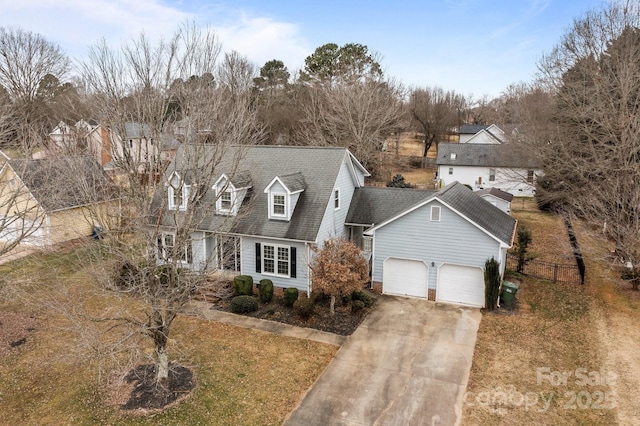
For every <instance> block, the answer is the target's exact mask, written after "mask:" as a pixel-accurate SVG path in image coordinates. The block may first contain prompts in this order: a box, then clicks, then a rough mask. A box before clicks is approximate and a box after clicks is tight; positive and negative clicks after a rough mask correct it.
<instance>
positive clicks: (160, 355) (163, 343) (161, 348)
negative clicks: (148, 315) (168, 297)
mask: <svg viewBox="0 0 640 426" xmlns="http://www.w3.org/2000/svg"><path fill="white" fill-rule="evenodd" d="M168 329H169V327H168V326H166V325H165V324H164V321H163V318H162V315H161V314H160V312H158V311H155V312H154V314H153V332H152V335H153V343H154V345H155V356H156V383H157V384H158V385H159V386H162V387H164V388H165V389H166V388H167V385H168V381H169V358H168V356H167V340H168V338H167V335H168Z"/></svg>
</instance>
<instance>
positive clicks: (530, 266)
mask: <svg viewBox="0 0 640 426" xmlns="http://www.w3.org/2000/svg"><path fill="white" fill-rule="evenodd" d="M507 269H511V270H512V271H518V258H517V256H512V255H507ZM520 272H521V273H522V274H523V275H528V276H530V277H534V278H539V279H543V280H549V281H552V282H554V283H565V284H582V283H583V282H584V280H583V275H582V274H581V271H580V269H579V268H578V266H577V265H567V264H561V263H553V262H545V261H542V260H536V259H532V260H529V261H528V262H526V263H525V265H524V267H523V268H522V271H520Z"/></svg>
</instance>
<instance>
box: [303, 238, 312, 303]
mask: <svg viewBox="0 0 640 426" xmlns="http://www.w3.org/2000/svg"><path fill="white" fill-rule="evenodd" d="M304 245H305V246H306V247H307V297H311V291H312V290H313V288H312V280H311V246H310V245H309V243H304Z"/></svg>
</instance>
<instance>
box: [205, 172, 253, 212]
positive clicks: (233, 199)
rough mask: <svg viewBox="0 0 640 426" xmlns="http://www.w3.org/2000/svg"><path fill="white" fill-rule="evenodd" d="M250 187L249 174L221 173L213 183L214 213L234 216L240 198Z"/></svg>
mask: <svg viewBox="0 0 640 426" xmlns="http://www.w3.org/2000/svg"><path fill="white" fill-rule="evenodd" d="M250 187H251V184H250V178H249V174H248V173H246V172H243V173H237V174H235V175H233V176H231V177H228V176H227V175H226V174H223V175H222V176H220V177H219V178H218V180H217V181H216V183H215V184H214V185H213V189H214V191H215V193H216V197H217V198H216V213H217V214H221V215H227V216H229V215H231V216H235V215H236V214H238V209H239V208H240V204H242V200H243V199H244V197H245V195H246V194H247V190H248V189H249V188H250Z"/></svg>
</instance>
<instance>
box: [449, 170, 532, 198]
mask: <svg viewBox="0 0 640 426" xmlns="http://www.w3.org/2000/svg"><path fill="white" fill-rule="evenodd" d="M450 168H451V169H453V174H449V169H450ZM490 169H495V171H496V174H495V180H494V181H490V180H489V170H490ZM537 172H538V171H537V170H536V173H537ZM527 173H528V170H527V169H506V168H498V167H485V166H455V165H440V166H438V177H439V178H440V181H441V184H442V186H446V185H448V184H450V183H452V182H455V181H458V182H460V183H461V184H463V185H469V186H471V188H472V189H473V190H474V191H475V190H478V189H481V188H499V189H501V190H503V191H505V192H508V193H510V194H512V195H514V196H516V197H533V196H534V194H535V186H534V185H532V184H530V183H527ZM479 180H481V181H482V182H481V184H480V185H478V182H479Z"/></svg>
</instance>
